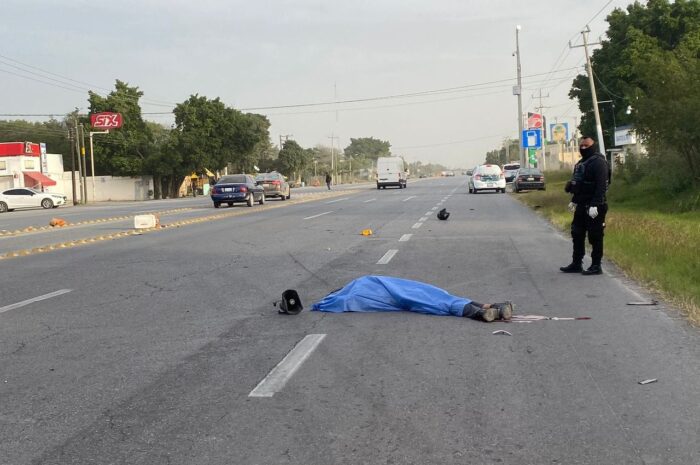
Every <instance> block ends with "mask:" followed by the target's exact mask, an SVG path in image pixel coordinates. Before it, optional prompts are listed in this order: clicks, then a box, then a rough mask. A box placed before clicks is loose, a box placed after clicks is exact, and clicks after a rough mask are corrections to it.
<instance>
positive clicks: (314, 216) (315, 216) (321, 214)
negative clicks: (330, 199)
mask: <svg viewBox="0 0 700 465" xmlns="http://www.w3.org/2000/svg"><path fill="white" fill-rule="evenodd" d="M334 211H335V210H332V211H329V212H323V213H319V214H318V215H313V216H307V217H306V218H304V219H305V220H312V219H314V218H318V217H319V216H323V215H327V214H329V213H333V212H334Z"/></svg>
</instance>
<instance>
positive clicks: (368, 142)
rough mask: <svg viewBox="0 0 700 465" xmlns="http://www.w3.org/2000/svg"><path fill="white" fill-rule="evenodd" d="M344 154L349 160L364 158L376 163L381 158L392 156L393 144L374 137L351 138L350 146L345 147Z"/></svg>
mask: <svg viewBox="0 0 700 465" xmlns="http://www.w3.org/2000/svg"><path fill="white" fill-rule="evenodd" d="M344 154H345V156H346V157H348V158H358V157H364V158H367V159H369V160H375V161H376V160H377V158H379V157H388V156H390V155H391V144H390V143H389V142H388V141H384V140H379V139H375V138H374V137H360V138H358V139H353V138H351V139H350V145H348V146H347V147H345V150H344Z"/></svg>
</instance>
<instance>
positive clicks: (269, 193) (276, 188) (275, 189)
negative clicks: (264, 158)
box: [255, 171, 292, 200]
mask: <svg viewBox="0 0 700 465" xmlns="http://www.w3.org/2000/svg"><path fill="white" fill-rule="evenodd" d="M255 182H257V183H258V184H259V185H261V186H262V187H263V189H265V197H268V198H269V197H279V198H280V199H281V200H287V199H289V198H291V197H292V191H291V189H290V187H289V183H288V182H287V181H286V180H285V179H284V176H282V175H281V174H279V173H278V172H276V171H272V172H271V173H262V174H259V175H257V176H255Z"/></svg>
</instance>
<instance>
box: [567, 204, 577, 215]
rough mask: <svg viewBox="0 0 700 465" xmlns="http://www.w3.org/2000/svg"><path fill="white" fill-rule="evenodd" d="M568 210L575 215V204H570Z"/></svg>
mask: <svg viewBox="0 0 700 465" xmlns="http://www.w3.org/2000/svg"><path fill="white" fill-rule="evenodd" d="M566 208H568V209H569V211H570V212H571V213H574V212H575V211H576V204H575V203H574V202H569V205H568V206H567V207H566Z"/></svg>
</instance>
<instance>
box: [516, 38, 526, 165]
mask: <svg viewBox="0 0 700 465" xmlns="http://www.w3.org/2000/svg"><path fill="white" fill-rule="evenodd" d="M515 54H516V56H517V61H518V85H517V86H516V87H515V88H514V89H513V93H514V94H516V95H517V96H518V150H519V152H520V166H525V148H524V147H523V81H522V70H521V68H520V25H519V24H518V25H517V26H515Z"/></svg>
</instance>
